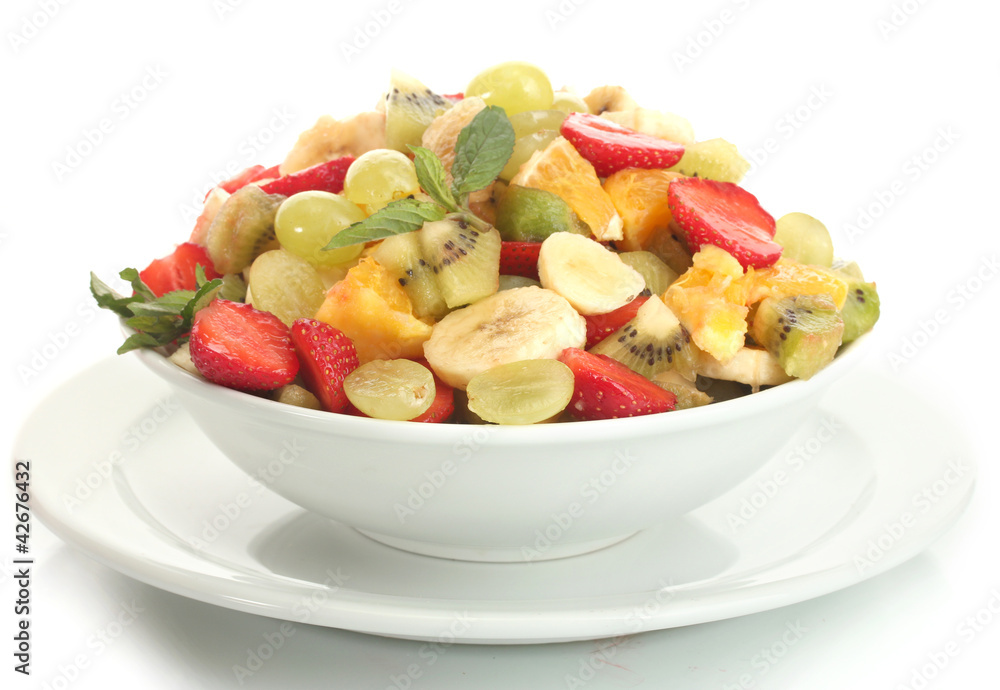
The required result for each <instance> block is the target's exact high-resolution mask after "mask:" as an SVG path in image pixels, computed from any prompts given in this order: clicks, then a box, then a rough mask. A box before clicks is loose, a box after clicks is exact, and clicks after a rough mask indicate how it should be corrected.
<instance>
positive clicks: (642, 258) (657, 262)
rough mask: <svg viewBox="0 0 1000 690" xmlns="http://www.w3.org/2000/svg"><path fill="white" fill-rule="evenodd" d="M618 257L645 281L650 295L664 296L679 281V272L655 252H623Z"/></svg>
mask: <svg viewBox="0 0 1000 690" xmlns="http://www.w3.org/2000/svg"><path fill="white" fill-rule="evenodd" d="M618 256H619V258H621V260H622V261H624V262H625V263H627V264H628V265H629V266H631V267H632V268H634V269H635V270H637V271H638V272H639V274H640V275H641V276H642V277H643V279H645V281H646V289H648V290H649V292H650V294H653V295H662V294H663V293H664V292H666V291H667V288H668V287H670V284H671V283H672V282H674V281H675V280H677V275H678V274H677V271H675V270H674V269H672V268H670V266H667V265H666V264H665V263H664V262H663V260H662V259H660V258H659V257H658V256H656V254H654V253H653V252H645V251H639V252H621V253H619V254H618Z"/></svg>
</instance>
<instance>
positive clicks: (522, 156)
mask: <svg viewBox="0 0 1000 690" xmlns="http://www.w3.org/2000/svg"><path fill="white" fill-rule="evenodd" d="M558 136H559V132H558V131H554V130H551V129H542V130H539V131H537V132H535V133H534V134H527V135H525V136H523V137H521V138H520V139H518V140H517V141H515V142H514V152H513V153H512V154H510V159H509V160H508V161H507V165H505V166H504V168H503V170H502V171H501V172H500V179H501V180H503V181H504V182H510V179H511V178H512V177H514V175H516V174H517V171H518V170H520V169H521V166H522V165H524V163H525V162H526V161H527V160H528V159H529V158H531V154H533V153H534V152H535V151H541V150H542V149H544V148H545V147H546V146H548V145H549V144H550V143H552V141H553V140H554V139H555V138H556V137H558Z"/></svg>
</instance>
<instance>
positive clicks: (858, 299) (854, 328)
mask: <svg viewBox="0 0 1000 690" xmlns="http://www.w3.org/2000/svg"><path fill="white" fill-rule="evenodd" d="M845 279H846V280H847V299H845V300H844V306H842V307H841V309H840V317H841V318H842V319H843V320H844V338H843V342H845V343H849V342H851V341H852V340H857V339H858V338H859V337H860V336H862V335H864V334H865V333H867V332H868V331H870V330H871V329H872V328H873V327H874V326H875V322H876V321H878V317H879V312H880V304H879V297H878V292H877V291H876V290H875V283H866V282H864V281H863V280H858V279H857V278H849V277H846V276H845Z"/></svg>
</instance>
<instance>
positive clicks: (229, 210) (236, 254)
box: [206, 184, 286, 273]
mask: <svg viewBox="0 0 1000 690" xmlns="http://www.w3.org/2000/svg"><path fill="white" fill-rule="evenodd" d="M285 199H286V197H285V196H284V195H283V194H268V193H267V192H265V191H264V190H262V189H261V188H260V187H258V186H257V185H253V184H250V185H247V186H245V187H242V188H240V189H238V190H236V191H235V192H234V193H233V194H232V196H230V197H229V198H228V199H226V201H225V203H224V204H222V208H220V209H219V212H218V213H217V214H216V215H215V219H214V220H213V221H212V224H211V225H210V226H209V228H208V236H207V240H206V248H207V249H208V256H209V258H211V259H212V263H213V264H215V270H216V271H218V272H219V273H239V272H240V271H242V270H243V269H245V268H246V267H247V266H249V265H250V264H252V263H253V260H254V259H256V258H257V257H258V256H259V255H261V254H263V253H264V252H266V251H268V250H271V249H277V248H278V247H279V244H278V240H277V239H276V238H275V235H274V217H275V216H276V215H277V213H278V207H279V206H280V205H281V202H282V201H284V200H285Z"/></svg>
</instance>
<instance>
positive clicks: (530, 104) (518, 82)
mask: <svg viewBox="0 0 1000 690" xmlns="http://www.w3.org/2000/svg"><path fill="white" fill-rule="evenodd" d="M465 95H466V96H479V97H480V98H482V99H483V100H484V101H486V104H487V105H498V106H500V107H501V108H503V109H504V110H505V111H506V112H507V116H508V117H510V116H511V115H515V114H517V113H521V112H524V111H525V110H543V109H546V108H551V107H552V96H553V94H552V83H551V82H550V81H549V78H548V77H547V76H546V75H545V72H543V71H542V70H541V69H539V68H538V67H536V66H535V65H532V64H531V63H528V62H518V61H512V62H502V63H500V64H499V65H494V66H492V67H488V68H486V69H484V70H483V71H482V72H480V73H479V74H477V75H476V76H475V77H473V78H472V81H470V82H469V85H468V86H467V87H465Z"/></svg>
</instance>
